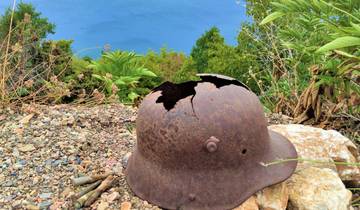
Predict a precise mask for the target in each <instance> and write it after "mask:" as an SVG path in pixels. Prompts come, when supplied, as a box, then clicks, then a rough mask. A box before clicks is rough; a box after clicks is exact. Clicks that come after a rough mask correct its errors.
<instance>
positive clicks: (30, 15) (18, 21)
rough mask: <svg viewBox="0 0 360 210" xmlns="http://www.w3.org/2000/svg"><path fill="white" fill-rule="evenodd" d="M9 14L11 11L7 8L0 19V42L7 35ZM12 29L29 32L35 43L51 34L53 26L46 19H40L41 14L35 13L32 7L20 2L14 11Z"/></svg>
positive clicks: (9, 20) (53, 29)
mask: <svg viewBox="0 0 360 210" xmlns="http://www.w3.org/2000/svg"><path fill="white" fill-rule="evenodd" d="M11 13H12V10H11V9H10V8H9V9H7V10H6V12H5V14H4V15H3V16H1V17H0V40H4V39H5V37H6V36H7V35H8V33H9V28H10V22H11ZM24 24H26V25H24ZM12 29H13V30H16V31H21V30H29V32H30V34H31V36H32V39H33V40H34V41H37V40H41V39H44V38H45V37H46V35H47V34H49V33H51V34H53V33H54V31H55V25H54V24H53V23H50V22H49V21H48V19H47V18H44V17H41V13H40V12H37V11H36V10H35V8H34V6H32V5H31V4H26V3H22V2H21V3H19V4H18V5H17V7H16V10H15V11H14V15H13V22H12ZM14 38H18V37H14ZM14 40H16V39H14Z"/></svg>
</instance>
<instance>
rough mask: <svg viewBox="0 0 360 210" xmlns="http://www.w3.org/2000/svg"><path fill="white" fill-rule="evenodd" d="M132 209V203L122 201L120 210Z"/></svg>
mask: <svg viewBox="0 0 360 210" xmlns="http://www.w3.org/2000/svg"><path fill="white" fill-rule="evenodd" d="M130 209H131V203H130V202H128V201H125V202H122V203H121V207H120V210H130Z"/></svg>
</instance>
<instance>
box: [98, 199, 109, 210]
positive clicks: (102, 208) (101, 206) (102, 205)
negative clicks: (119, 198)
mask: <svg viewBox="0 0 360 210" xmlns="http://www.w3.org/2000/svg"><path fill="white" fill-rule="evenodd" d="M108 208H109V203H107V202H105V201H101V203H100V204H99V205H98V207H97V208H96V209H97V210H106V209H108Z"/></svg>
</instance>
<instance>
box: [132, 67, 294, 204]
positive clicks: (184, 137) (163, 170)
mask: <svg viewBox="0 0 360 210" xmlns="http://www.w3.org/2000/svg"><path fill="white" fill-rule="evenodd" d="M200 77H201V79H202V80H201V81H190V82H185V83H182V84H172V83H170V82H165V83H163V84H162V85H160V86H159V87H157V88H155V89H154V91H153V92H152V93H150V94H149V95H147V96H146V97H145V98H144V100H143V101H142V103H141V105H140V108H139V112H138V118H137V122H136V133H137V145H136V148H135V151H134V152H133V154H132V155H131V156H130V158H129V160H128V165H127V168H126V171H125V174H126V179H127V182H128V184H129V186H130V188H131V189H132V191H133V192H134V193H135V194H136V195H137V196H139V197H140V198H142V199H144V200H147V201H149V202H150V203H153V204H155V205H157V206H160V207H163V208H165V209H209V210H218V209H231V208H234V207H236V206H238V205H240V204H241V203H243V202H244V201H245V200H247V199H248V198H249V197H250V196H251V195H253V194H254V193H255V192H257V191H259V190H261V189H263V188H264V187H267V186H270V185H273V184H276V183H279V182H281V181H284V180H285V179H287V178H288V177H290V176H291V174H292V173H293V172H294V170H295V168H296V165H297V162H296V161H289V162H286V161H284V162H281V163H279V164H271V165H266V164H264V163H269V162H273V161H276V160H278V159H288V158H291V159H293V158H296V157H297V153H296V150H295V148H294V146H293V145H292V144H291V143H290V142H289V141H288V140H287V139H286V138H285V137H284V136H282V135H280V134H278V133H275V132H273V131H270V130H268V129H267V121H266V118H265V116H264V112H263V109H262V105H261V104H260V102H259V99H258V97H257V96H256V95H255V94H254V93H253V92H251V91H250V90H249V89H248V88H247V87H246V86H245V85H244V84H242V83H241V82H239V81H237V80H234V79H232V78H229V77H225V76H220V75H214V74H201V75H200Z"/></svg>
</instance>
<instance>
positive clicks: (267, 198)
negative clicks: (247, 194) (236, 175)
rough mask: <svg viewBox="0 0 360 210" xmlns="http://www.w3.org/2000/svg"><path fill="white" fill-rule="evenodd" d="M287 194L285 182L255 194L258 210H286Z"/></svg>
mask: <svg viewBox="0 0 360 210" xmlns="http://www.w3.org/2000/svg"><path fill="white" fill-rule="evenodd" d="M288 200H289V192H288V188H287V186H286V182H282V183H280V184H276V185H273V186H270V187H267V188H265V189H263V190H261V191H260V192H258V193H256V201H257V203H258V205H259V207H260V209H265V210H286V207H287V204H288Z"/></svg>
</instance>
